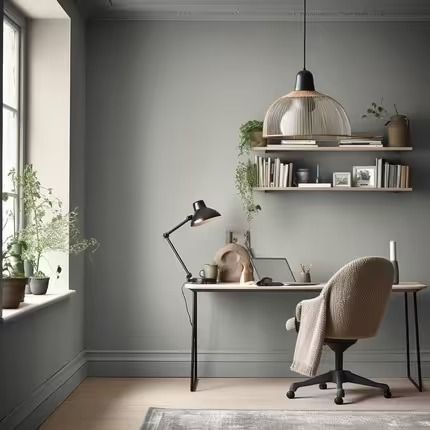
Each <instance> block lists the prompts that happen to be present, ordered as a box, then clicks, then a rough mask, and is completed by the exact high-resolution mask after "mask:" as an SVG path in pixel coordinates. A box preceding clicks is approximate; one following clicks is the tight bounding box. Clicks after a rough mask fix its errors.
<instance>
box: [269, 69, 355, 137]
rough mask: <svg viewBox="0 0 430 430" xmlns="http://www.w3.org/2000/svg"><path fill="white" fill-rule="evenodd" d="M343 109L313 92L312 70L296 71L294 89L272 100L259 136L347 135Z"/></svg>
mask: <svg viewBox="0 0 430 430" xmlns="http://www.w3.org/2000/svg"><path fill="white" fill-rule="evenodd" d="M350 135H351V124H350V122H349V119H348V115H347V114H346V112H345V109H344V108H343V107H342V105H341V104H340V103H338V102H337V101H336V100H335V99H333V98H331V97H329V96H326V95H325V94H322V93H319V92H318V91H315V87H314V80H313V76H312V73H311V72H309V71H308V70H302V71H300V72H299V73H298V74H297V78H296V88H295V90H294V91H292V92H291V93H289V94H287V95H285V96H283V97H280V98H279V99H277V100H275V101H274V102H273V103H272V104H271V105H270V107H269V109H268V110H267V112H266V116H265V118H264V123H263V137H266V138H271V137H272V138H275V137H284V136H285V137H292V138H295V137H324V136H350Z"/></svg>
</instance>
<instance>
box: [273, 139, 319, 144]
mask: <svg viewBox="0 0 430 430" xmlns="http://www.w3.org/2000/svg"><path fill="white" fill-rule="evenodd" d="M316 144H317V141H316V140H312V139H310V140H309V139H283V140H281V145H316Z"/></svg>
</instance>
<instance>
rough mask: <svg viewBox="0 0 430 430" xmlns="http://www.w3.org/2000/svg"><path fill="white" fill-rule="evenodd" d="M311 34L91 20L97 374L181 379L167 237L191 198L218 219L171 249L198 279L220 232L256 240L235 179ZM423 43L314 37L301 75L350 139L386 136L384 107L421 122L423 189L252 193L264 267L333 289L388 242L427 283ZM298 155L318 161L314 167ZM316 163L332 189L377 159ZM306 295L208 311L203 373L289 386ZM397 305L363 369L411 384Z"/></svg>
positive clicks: (93, 357)
mask: <svg viewBox="0 0 430 430" xmlns="http://www.w3.org/2000/svg"><path fill="white" fill-rule="evenodd" d="M300 38H301V26H300V24H298V23H279V22H266V23H262V22H229V23H222V22H93V23H91V24H90V26H89V29H88V46H87V81H88V85H87V124H88V127H87V133H88V134H87V152H86V157H87V163H88V166H90V168H89V169H88V172H87V182H86V185H87V218H86V220H87V228H88V230H89V231H91V232H92V233H93V234H94V235H95V237H97V238H98V239H99V240H100V241H101V243H102V247H101V248H100V250H99V251H98V252H97V254H96V255H95V257H94V261H93V262H92V264H90V265H89V267H88V285H87V287H86V288H87V290H86V310H87V325H86V335H87V340H86V345H87V347H88V348H89V350H90V353H89V359H90V368H89V369H90V371H91V372H92V373H93V374H113V375H114V374H118V375H127V374H129V375H145V374H146V375H157V374H159V375H184V374H187V372H188V368H189V366H188V364H187V363H186V360H188V353H187V351H188V350H189V345H190V327H189V325H188V321H187V317H186V313H185V310H184V304H183V301H182V297H181V292H180V286H181V282H182V279H183V273H182V272H181V268H180V266H179V265H178V263H177V262H176V260H175V259H174V257H173V255H172V254H171V252H170V250H169V248H168V246H167V245H166V243H165V242H164V241H163V239H162V236H161V234H162V232H163V231H165V230H167V229H168V228H169V227H171V226H172V225H175V224H176V223H177V222H178V221H180V220H181V219H182V218H183V217H184V216H185V215H186V214H188V213H190V212H191V207H190V205H191V203H192V202H193V201H194V200H196V199H199V198H204V199H205V200H206V202H207V203H208V204H209V205H211V206H213V207H215V208H217V209H219V210H220V212H222V214H223V218H222V219H221V220H219V221H218V222H214V223H212V224H209V225H208V226H207V227H204V228H201V229H187V228H184V229H183V230H181V231H178V232H177V233H176V234H175V236H174V238H173V240H174V241H175V243H176V245H177V246H178V248H179V249H180V250H181V252H182V253H183V256H184V259H185V261H186V262H189V264H190V267H191V269H192V271H194V273H197V272H198V270H199V268H200V267H201V265H202V264H204V263H207V262H210V261H211V260H212V258H213V255H214V254H215V252H216V250H217V249H218V248H219V247H221V246H222V245H223V242H224V238H225V234H224V232H225V230H226V229H227V228H235V229H238V228H242V229H245V228H246V227H247V226H246V222H245V218H244V215H243V213H242V211H241V206H240V201H239V199H238V197H237V195H236V192H235V188H234V179H233V178H234V169H235V165H236V159H237V158H236V154H237V144H238V128H239V126H240V124H241V123H243V122H245V121H247V120H249V119H254V118H256V119H258V118H263V115H264V113H265V110H266V108H267V107H268V105H269V104H270V103H271V102H272V101H273V100H274V99H275V98H277V97H279V96H280V95H282V94H285V93H287V92H289V91H290V90H291V89H292V87H293V82H294V78H295V74H296V72H297V71H298V70H299V68H300V65H301V47H302V45H301V39H300ZM429 38H430V25H429V23H401V22H399V23H386V22H383V23H380V22H379V23H311V24H310V25H309V57H308V66H309V68H310V69H311V70H312V71H313V72H314V75H315V79H316V85H317V87H318V88H317V89H319V90H321V91H322V92H326V93H327V94H329V95H331V96H333V97H334V98H336V99H337V100H339V101H340V102H341V103H342V104H343V105H344V107H345V108H346V110H347V112H348V114H349V116H350V118H351V122H352V126H353V129H354V130H369V129H374V130H375V129H377V128H378V127H380V128H381V129H382V123H379V125H378V124H376V123H374V122H372V121H367V122H365V121H364V120H362V119H361V114H362V113H363V112H364V110H365V108H366V107H367V105H368V104H369V103H370V102H371V101H374V100H375V101H379V99H380V97H381V96H384V100H385V102H386V104H387V105H388V107H391V105H392V103H397V105H398V108H399V109H400V110H401V111H402V112H404V113H406V114H408V116H409V117H410V118H411V123H412V135H413V145H414V147H415V150H414V152H413V153H412V154H410V155H405V156H403V159H404V160H405V161H407V162H408V163H410V164H411V165H412V166H413V182H414V186H415V191H414V192H413V193H410V194H391V193H387V194H352V193H350V194H349V193H340V194H334V193H333V194H331V193H327V194H326V193H312V194H293V193H291V194H289V193H285V194H265V195H261V196H258V199H259V202H260V204H261V205H262V207H263V211H262V213H261V214H260V215H259V216H258V217H257V219H256V220H255V222H254V223H253V225H252V235H253V247H254V249H255V252H256V253H257V254H258V255H262V256H287V257H288V258H289V259H290V262H291V263H292V267H293V268H294V270H295V271H297V268H298V265H299V263H301V262H302V263H307V264H309V263H311V264H312V267H313V275H314V279H315V280H316V281H323V280H325V279H327V278H328V277H329V276H330V275H331V274H332V273H333V272H334V271H335V270H336V269H338V268H339V267H340V266H341V265H343V264H344V263H346V262H347V261H348V260H350V259H353V258H355V257H358V256H363V255H387V253H388V241H389V240H390V239H395V240H397V241H398V242H399V254H400V255H399V259H400V270H401V279H403V280H421V281H425V282H429V281H430V268H429V264H428V243H429V241H430V231H429V228H428V216H429V215H428V214H429V210H430V199H429V197H430V192H429V185H430V180H429V178H428V176H427V172H428V167H427V166H428V165H429V162H430V151H429V147H428V134H429V131H430V126H429V120H430V108H429V104H428V95H429V93H430V84H429V80H428V78H427V77H428V73H429V71H430V60H429V57H428V46H427V43H426V41H427V40H429ZM291 158H294V157H291ZM302 158H303V159H302ZM391 158H393V157H391ZM394 158H395V157H394ZM295 159H296V160H297V161H298V162H301V163H302V164H304V165H306V164H309V165H314V162H315V160H316V159H317V158H313V157H308V156H307V155H306V156H301V155H297V156H296V157H295ZM318 159H319V160H320V163H321V169H322V174H323V176H324V175H327V177H328V178H331V172H332V171H333V170H338V171H342V170H344V169H348V170H350V169H351V166H352V165H353V164H356V165H363V164H373V163H374V156H372V155H366V154H364V155H357V156H354V155H348V156H345V155H341V154H338V155H336V154H326V155H325V154H321V155H320V156H319V157H318ZM302 297H303V296H301V295H284V296H281V295H252V294H247V295H241V294H231V295H228V296H227V295H225V296H219V295H218V296H217V295H213V294H208V295H206V296H205V297H202V298H201V301H200V317H201V319H200V321H201V322H200V326H199V330H200V338H199V347H200V351H201V352H202V353H203V352H205V354H204V355H202V358H203V359H204V360H207V362H206V363H204V364H203V365H202V367H201V371H202V372H203V374H206V375H230V374H243V375H280V374H284V375H286V374H288V366H287V365H286V364H285V361H288V360H290V359H291V353H292V350H293V346H294V342H295V336H294V335H293V334H287V333H286V332H285V330H284V322H285V320H286V319H287V318H288V317H289V316H291V315H293V311H294V308H295V304H296V303H297V302H298V301H299V300H300V299H301V298H302ZM429 305H430V292H426V293H425V294H422V296H421V302H420V306H421V309H422V310H423V312H422V321H421V324H422V328H423V330H422V347H423V349H424V359H425V367H426V370H425V371H426V372H427V375H430V372H429V371H430V368H429V367H430V366H429V361H430V333H429V331H428V330H425V328H426V327H428V326H429V324H430V315H429V313H428V312H424V309H428V307H429ZM402 306H403V304H402V301H401V298H400V297H395V298H393V299H392V301H391V305H390V309H389V311H388V314H387V318H386V320H385V322H384V324H383V327H382V328H381V330H380V334H379V336H378V337H377V338H376V339H372V340H366V341H362V342H360V343H359V344H358V345H357V346H356V347H355V348H354V349H353V350H352V351H351V354H350V355H349V359H350V360H353V361H354V362H355V366H356V367H355V368H356V369H362V370H364V371H367V373H368V374H379V375H381V374H382V373H385V374H391V375H402V374H404V364H403V359H404V354H403V348H404V346H403V345H404V344H403V342H404V339H403V334H404V331H403V330H404V329H403V320H402V315H403V314H402V312H403V307H402ZM216 352H218V354H217V353H216ZM235 360H238V361H236V362H235ZM374 361H375V362H376V363H373V362H374ZM378 363H379V364H378Z"/></svg>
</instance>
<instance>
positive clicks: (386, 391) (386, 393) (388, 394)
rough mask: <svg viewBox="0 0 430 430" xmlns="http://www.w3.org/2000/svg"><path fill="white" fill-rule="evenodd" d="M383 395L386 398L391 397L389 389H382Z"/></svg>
mask: <svg viewBox="0 0 430 430" xmlns="http://www.w3.org/2000/svg"><path fill="white" fill-rule="evenodd" d="M384 397H385V398H386V399H391V391H390V390H384Z"/></svg>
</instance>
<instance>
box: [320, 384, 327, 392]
mask: <svg viewBox="0 0 430 430" xmlns="http://www.w3.org/2000/svg"><path fill="white" fill-rule="evenodd" d="M319 387H320V390H327V384H326V383H325V382H323V383H322V384H320V385H319Z"/></svg>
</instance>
